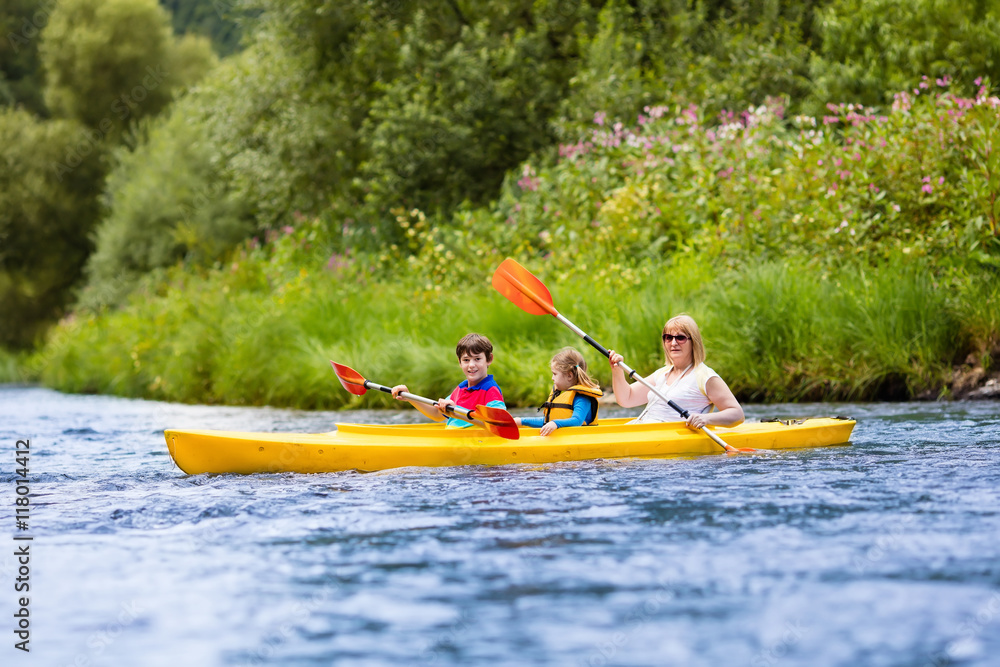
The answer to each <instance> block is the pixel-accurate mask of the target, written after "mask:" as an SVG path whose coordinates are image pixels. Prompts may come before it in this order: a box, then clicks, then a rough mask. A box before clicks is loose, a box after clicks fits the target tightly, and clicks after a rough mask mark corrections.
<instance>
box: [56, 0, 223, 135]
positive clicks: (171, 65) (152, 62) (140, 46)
mask: <svg viewBox="0 0 1000 667" xmlns="http://www.w3.org/2000/svg"><path fill="white" fill-rule="evenodd" d="M39 51H40V54H41V59H42V63H43V65H44V67H45V71H46V89H45V99H46V102H47V104H48V106H49V108H50V109H51V110H52V112H53V113H54V114H56V115H59V116H62V117H66V118H73V119H76V120H79V121H80V122H82V123H83V124H84V125H86V126H87V127H89V128H92V129H93V130H95V131H98V132H100V133H101V134H102V135H103V136H110V137H112V138H117V137H119V136H120V135H121V134H122V132H123V131H124V130H125V129H126V127H127V122H129V121H131V120H135V119H139V118H143V117H146V116H151V115H155V114H156V113H158V112H159V111H160V110H162V109H163V108H164V107H165V106H166V105H167V103H168V102H169V101H170V100H171V99H172V97H173V95H174V94H175V93H176V92H178V91H180V90H183V89H184V88H185V87H187V86H188V85H191V84H192V83H194V81H196V80H197V79H198V78H200V77H201V76H202V75H203V74H204V73H205V72H206V71H207V70H208V69H209V68H211V66H212V65H213V64H214V63H213V58H214V56H213V55H212V51H211V47H210V46H209V45H208V42H207V40H205V39H204V38H200V37H188V38H185V40H184V41H182V42H181V43H180V44H176V43H175V42H174V39H173V36H172V35H171V33H170V27H169V17H168V16H167V14H166V12H165V11H164V10H163V9H162V8H161V7H160V6H159V5H158V4H157V3H156V1H155V0H61V1H60V2H59V3H58V4H56V6H55V8H54V9H53V11H52V14H51V16H50V17H49V22H48V25H47V26H46V27H45V30H44V31H43V32H42V35H41V43H40V44H39Z"/></svg>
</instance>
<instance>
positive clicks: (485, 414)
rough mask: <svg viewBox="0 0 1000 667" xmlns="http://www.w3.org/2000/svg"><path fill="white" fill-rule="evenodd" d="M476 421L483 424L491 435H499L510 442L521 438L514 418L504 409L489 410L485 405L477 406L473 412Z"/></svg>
mask: <svg viewBox="0 0 1000 667" xmlns="http://www.w3.org/2000/svg"><path fill="white" fill-rule="evenodd" d="M472 414H473V416H474V417H475V418H476V419H479V420H480V421H482V422H483V424H484V425H485V426H486V428H487V429H488V430H489V432H490V433H493V434H494V435H499V436H500V437H501V438H506V439H508V440H517V439H519V438H520V437H521V432H520V431H519V430H518V428H517V424H516V423H514V418H513V417H511V416H510V413H509V412H507V411H506V410H504V409H503V408H489V407H486V406H485V405H477V406H476V409H475V410H473V412H472Z"/></svg>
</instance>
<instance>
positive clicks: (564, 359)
mask: <svg viewBox="0 0 1000 667" xmlns="http://www.w3.org/2000/svg"><path fill="white" fill-rule="evenodd" d="M550 365H551V366H552V368H554V369H555V370H557V371H559V372H561V373H569V374H570V375H572V376H573V378H574V381H573V384H582V385H585V386H587V387H593V388H594V389H600V385H599V384H597V382H595V381H594V380H593V379H592V378H591V377H590V376H589V375H587V360H586V359H584V358H583V355H582V354H580V353H579V352H578V351H577V349H576V348H575V347H564V348H563V349H561V350H559V351H558V352H556V354H555V356H554V357H552V361H551V362H550Z"/></svg>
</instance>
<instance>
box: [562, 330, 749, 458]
mask: <svg viewBox="0 0 1000 667" xmlns="http://www.w3.org/2000/svg"><path fill="white" fill-rule="evenodd" d="M555 318H556V319H557V320H559V321H560V322H562V323H563V324H565V325H566V326H567V327H568V328H569V329H570V331H572V332H573V333H575V334H576V335H577V336H579V337H580V338H582V339H584V340H585V341H587V342H588V343H590V345H591V346H592V347H593V348H594V349H595V350H597V351H598V352H600V353H601V354H603V355H604V356H605V357H607V358H609V359H610V358H611V352H609V351H608V350H607V349H605V347H604V346H603V345H601V344H600V343H598V342H597V341H596V340H594V339H593V338H591V337H590V335H588V334H587V333H586V332H585V331H584V330H583V329H581V328H580V327H578V326H576V325H575V324H573V323H572V322H570V321H569V320H568V319H566V318H565V317H564V316H563V315H562V314H561V313H555ZM618 365H619V366H621V369H622V370H623V371H625V374H626V375H627V376H628V377H630V378H633V379H634V380H637V381H638V382H641V383H642V385H643V386H644V387H646V388H647V389H649V390H650V391H651V392H653V393H654V394H656V395H657V396H658V397H659V399H660V400H661V401H665V402H666V403H667V405H669V406H670V407H672V408H673V409H674V410H676V411H677V412H679V413H680V415H681V417H683V418H684V419H687V418H688V417H690V416H691V413H690V412H688V411H687V410H685V409H684V408H682V407H681V406H679V405H677V404H676V403H674V402H673V401H672V400H670V399H669V398H667V397H666V396H664V395H663V394H661V393H660V392H659V390H657V389H656V387H654V386H653V385H651V384H649V383H648V382H646V378H644V377H642V376H641V375H639V374H637V373H636V372H635V371H634V370H632V369H631V368H629V367H628V364H626V363H625V362H624V361H619V362H618ZM699 428H700V429H701V430H702V432H704V434H705V435H707V436H708V437H710V438H711V439H712V440H714V441H715V443H716V444H717V445H719V446H720V447H722V448H723V449H725V450H726V451H730V450H733V451H735V449H736V448H735V447H732V446H731V445H727V444H726V443H725V442H723V441H722V438H720V437H719V436H717V435H715V434H714V433H712V432H711V431H709V430H708V429H707V428H705V427H704V426H700V427H699Z"/></svg>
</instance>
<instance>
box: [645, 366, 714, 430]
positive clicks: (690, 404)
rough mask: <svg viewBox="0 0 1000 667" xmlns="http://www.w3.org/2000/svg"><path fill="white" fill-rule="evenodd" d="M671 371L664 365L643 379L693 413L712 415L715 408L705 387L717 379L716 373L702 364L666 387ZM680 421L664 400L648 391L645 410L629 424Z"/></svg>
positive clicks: (669, 367) (671, 367) (676, 413)
mask: <svg viewBox="0 0 1000 667" xmlns="http://www.w3.org/2000/svg"><path fill="white" fill-rule="evenodd" d="M671 370H673V365H669V366H664V367H663V368H661V369H659V370H658V371H654V372H653V373H652V374H650V376H649V377H647V378H645V379H646V382H648V383H650V384H651V385H653V386H654V387H656V389H657V391H659V392H660V393H661V394H663V395H664V396H666V397H667V398H668V399H670V400H672V401H673V402H674V403H676V404H677V405H679V406H681V407H682V408H684V409H685V410H687V411H689V412H691V413H692V414H696V413H697V414H703V413H706V412H711V411H712V410H713V409H714V408H715V406H714V405H713V404H712V402H711V401H709V400H708V394H707V393H706V390H705V385H707V384H708V381H709V380H710V379H711V378H713V377H719V374H718V373H716V372H715V371H713V370H712V369H711V368H709V367H708V366H706V365H705V364H698V365H697V366H696V367H694V368H692V369H689V370H688V371H687V372H686V373H684V374H683V375H682V376H681V379H679V380H676V381H675V382H674V384H673V385H671V386H669V387H668V386H667V374H668V373H670V371H671ZM681 420H683V417H681V416H680V414H679V413H678V412H677V411H676V410H674V409H673V408H672V407H670V406H669V405H667V403H666V401H663V400H660V397H659V396H657V395H656V394H654V393H653V392H649V399H648V400H647V402H646V409H645V410H643V411H642V414H641V415H639V416H638V417H636V418H635V419H633V420H632V421H631V422H629V423H631V424H650V423H655V422H675V421H681Z"/></svg>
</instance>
